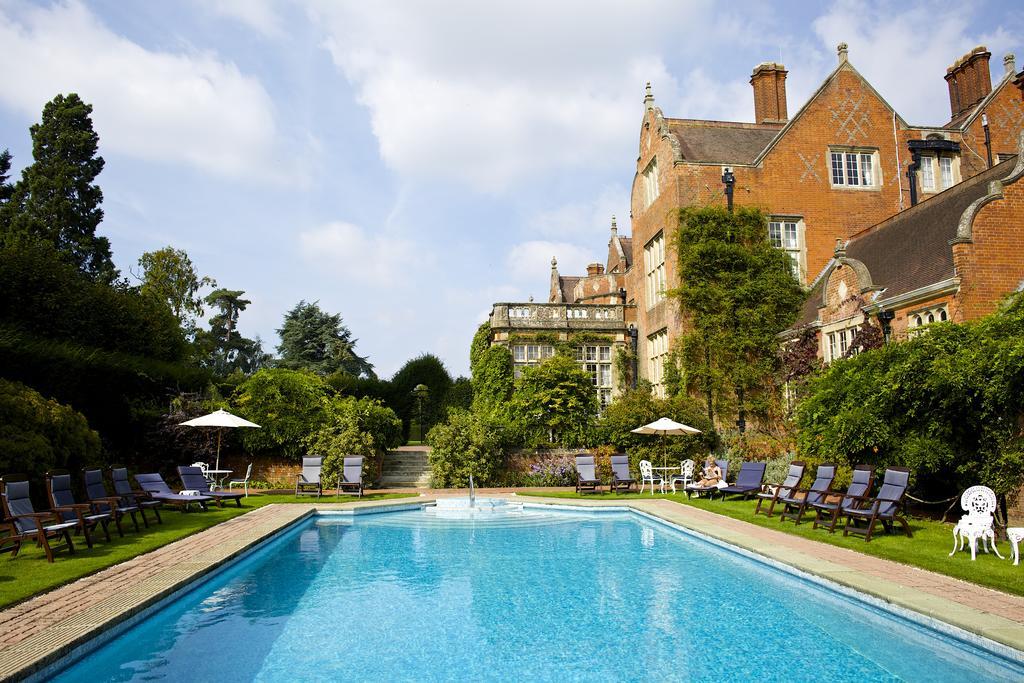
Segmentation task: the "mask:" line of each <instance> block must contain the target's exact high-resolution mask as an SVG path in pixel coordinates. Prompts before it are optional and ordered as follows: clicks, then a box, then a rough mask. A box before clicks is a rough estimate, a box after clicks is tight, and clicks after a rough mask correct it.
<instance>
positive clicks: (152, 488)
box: [135, 472, 213, 512]
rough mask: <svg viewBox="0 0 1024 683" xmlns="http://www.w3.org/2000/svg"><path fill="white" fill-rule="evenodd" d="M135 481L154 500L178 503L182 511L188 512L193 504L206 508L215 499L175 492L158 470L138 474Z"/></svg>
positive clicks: (202, 508)
mask: <svg viewBox="0 0 1024 683" xmlns="http://www.w3.org/2000/svg"><path fill="white" fill-rule="evenodd" d="M135 481H137V482H138V483H139V486H141V487H142V490H143V491H145V492H146V493H148V494H149V495H150V496H151V497H152V498H153V500H159V501H160V502H162V503H163V504H165V505H177V506H178V507H180V508H181V511H182V512H188V506H189V505H193V504H195V505H198V506H199V508H200V509H201V510H205V509H206V504H207V503H209V502H210V501H212V500H213V498H211V497H210V496H202V495H200V496H183V495H181V494H180V493H175V492H174V491H172V490H171V487H170V486H168V485H167V482H165V481H164V478H163V477H161V476H160V474H159V473H157V472H150V473H147V474H136V475H135Z"/></svg>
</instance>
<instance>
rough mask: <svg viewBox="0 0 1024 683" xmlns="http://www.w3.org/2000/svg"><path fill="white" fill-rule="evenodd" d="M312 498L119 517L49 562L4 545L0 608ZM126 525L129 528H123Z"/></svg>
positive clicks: (32, 549)
mask: <svg viewBox="0 0 1024 683" xmlns="http://www.w3.org/2000/svg"><path fill="white" fill-rule="evenodd" d="M405 497H408V494H401V493H388V494H380V493H377V494H373V493H368V494H366V495H364V496H363V497H362V499H361V500H382V499H385V498H405ZM315 500H316V499H314V498H310V497H308V496H307V497H303V498H301V499H297V498H296V497H295V496H294V495H292V494H283V495H251V496H249V497H248V498H243V499H242V507H241V508H238V507H236V506H235V505H234V504H230V505H229V504H225V506H224V507H223V508H217V507H212V508H211V509H210V510H209V511H208V512H189V513H187V514H186V513H182V512H178V511H176V510H163V511H161V515H162V516H163V520H164V523H163V524H156V523H155V522H154V521H153V516H152V515H149V518H150V526H149V529H146V528H145V527H143V526H142V521H141V520H139V526H140V530H139V532H138V533H135V531H134V528H133V527H132V526H131V520H127V521H124V520H123V521H122V525H124V527H125V535H124V538H119V537H118V535H117V531H116V530H115V529H114V527H113V525H111V542H110V543H106V542H104V541H102V540H100V541H97V542H96V543H95V544H94V545H93V547H92V548H91V549H90V548H88V547H87V546H86V545H85V539H84V538H82V537H81V536H80V535H79V536H74V537H73V540H74V543H75V554H74V555H71V554H69V553H68V552H67V551H66V550H59V551H56V553H55V555H54V562H53V564H50V563H48V562H47V561H46V556H45V555H44V554H43V551H42V549H41V548H36V546H35V543H33V542H27V543H25V544H24V545H23V546H22V549H21V552H19V553H18V556H17V557H11V554H10V552H9V547H8V549H7V550H5V551H4V552H3V553H2V554H0V608H4V607H7V606H8V605H11V604H14V603H16V602H21V601H22V600H25V599H26V598H30V597H32V596H33V595H36V594H37V593H42V592H44V591H47V590H50V589H53V588H56V587H57V586H61V585H63V584H65V583H70V582H71V581H74V580H76V579H80V578H82V577H83V576H88V575H89V574H93V573H95V572H98V571H99V570H101V569H106V568H107V567H109V566H111V565H114V564H117V563H118V562H124V561H125V560H128V559H131V558H132V557H135V556H136V555H141V554H142V553H145V552H149V551H150V550H155V549H156V548H159V547H160V546H163V545H167V544H168V543H172V542H174V541H177V540H178V539H179V538H184V537H185V536H189V535H191V534H194V533H196V532H199V531H202V530H203V529H208V528H210V527H211V526H214V525H215V524H219V523H220V522H223V521H225V520H228V519H231V518H232V517H237V516H238V515H242V514H245V513H246V512H250V511H252V510H254V509H255V508H258V507H262V506H264V505H269V504H271V503H309V502H313V501H315ZM321 500H322V501H323V502H334V501H336V500H340V501H341V502H350V501H352V500H354V499H353V498H352V497H351V496H342V497H340V498H337V499H336V498H335V497H334V496H328V495H325V496H324V497H323V498H322V499H321ZM129 529H131V530H130V531H129ZM100 538H101V539H102V532H100Z"/></svg>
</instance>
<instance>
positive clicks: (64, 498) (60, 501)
mask: <svg viewBox="0 0 1024 683" xmlns="http://www.w3.org/2000/svg"><path fill="white" fill-rule="evenodd" d="M46 495H47V496H48V497H49V498H50V509H51V510H53V512H55V513H56V514H57V516H58V517H59V518H60V520H61V521H62V522H74V523H75V524H76V525H77V526H78V529H79V531H81V532H82V536H84V537H85V544H86V545H87V546H89V547H90V548H91V547H92V532H93V531H94V530H95V529H96V528H97V527H99V528H100V529H102V530H103V535H104V536H105V537H106V539H107V543H109V542H110V529H109V528H108V527H109V526H110V522H111V521H112V519H113V516H112V515H111V514H110V513H109V512H99V511H97V510H96V508H95V507H93V505H92V503H79V502H77V501H76V500H75V494H74V493H72V491H71V474H70V473H69V472H66V471H64V470H55V471H53V472H47V473H46Z"/></svg>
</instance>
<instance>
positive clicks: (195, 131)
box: [0, 1, 304, 182]
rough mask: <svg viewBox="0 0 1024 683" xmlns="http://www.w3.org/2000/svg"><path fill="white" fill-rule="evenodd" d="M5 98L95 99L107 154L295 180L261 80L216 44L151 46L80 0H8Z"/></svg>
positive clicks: (0, 11) (32, 102)
mask: <svg viewBox="0 0 1024 683" xmlns="http://www.w3.org/2000/svg"><path fill="white" fill-rule="evenodd" d="M0 45H3V46H4V53H5V59H6V61H7V64H8V65H9V67H10V68H5V69H2V70H0V104H3V105H4V106H7V107H9V108H11V109H14V110H17V111H19V112H21V113H23V114H26V115H29V116H31V117H33V119H37V118H38V116H39V112H40V111H41V110H42V107H43V104H44V103H45V102H47V101H49V100H50V99H51V98H52V97H53V96H54V95H55V94H56V93H68V92H77V93H78V94H79V95H81V96H82V98H83V99H84V100H85V101H86V102H89V103H91V104H92V105H93V106H94V109H93V122H94V126H95V128H96V130H97V132H98V133H99V135H100V145H101V150H100V151H101V153H103V152H107V151H113V152H116V153H121V154H125V155H127V156H131V157H135V158H140V159H145V160H150V161H160V162H171V163H185V164H188V165H191V166H195V167H197V168H200V169H202V170H204V171H207V172H210V173H214V174H217V175H222V176H228V177H247V178H253V179H258V180H261V181H271V182H274V181H281V182H286V181H295V180H296V175H297V174H299V175H300V177H299V178H298V180H304V178H302V177H301V172H300V166H299V164H298V161H297V158H298V157H297V156H296V154H295V152H287V151H285V150H286V148H285V146H284V145H283V144H281V133H280V131H279V130H278V127H277V125H276V122H275V116H274V105H273V102H272V101H271V98H270V96H269V95H268V94H267V92H266V91H265V90H264V88H263V86H262V85H261V84H260V82H259V81H258V80H257V79H256V78H253V77H251V76H246V75H244V74H242V73H241V72H240V71H239V70H238V67H236V66H235V65H234V64H233V63H231V62H226V61H222V60H221V59H219V58H218V57H217V56H216V55H215V54H212V53H209V52H201V53H188V54H184V53H181V54H172V53H168V52H154V51H150V50H146V49H144V48H143V47H141V46H139V45H138V44H136V43H134V42H132V41H130V40H128V39H126V38H123V37H121V36H119V35H117V34H115V33H114V32H112V31H111V30H110V29H109V28H107V27H106V26H104V25H103V24H102V23H100V21H99V20H98V19H97V18H96V17H95V16H94V15H93V14H92V13H91V12H90V11H89V10H88V9H87V8H86V7H85V6H83V5H82V4H81V3H79V2H75V1H70V2H66V3H62V4H56V5H53V6H51V7H26V8H24V9H21V8H20V6H19V10H18V11H17V12H15V11H14V10H13V9H11V8H10V7H3V6H0Z"/></svg>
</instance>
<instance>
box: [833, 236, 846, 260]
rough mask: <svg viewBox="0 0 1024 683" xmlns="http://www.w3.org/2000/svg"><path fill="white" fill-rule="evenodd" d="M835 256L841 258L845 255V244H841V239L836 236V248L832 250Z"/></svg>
mask: <svg viewBox="0 0 1024 683" xmlns="http://www.w3.org/2000/svg"><path fill="white" fill-rule="evenodd" d="M834 256H835V257H836V258H843V257H844V256H846V245H845V244H843V240H842V239H840V238H836V250H835V252H834Z"/></svg>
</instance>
